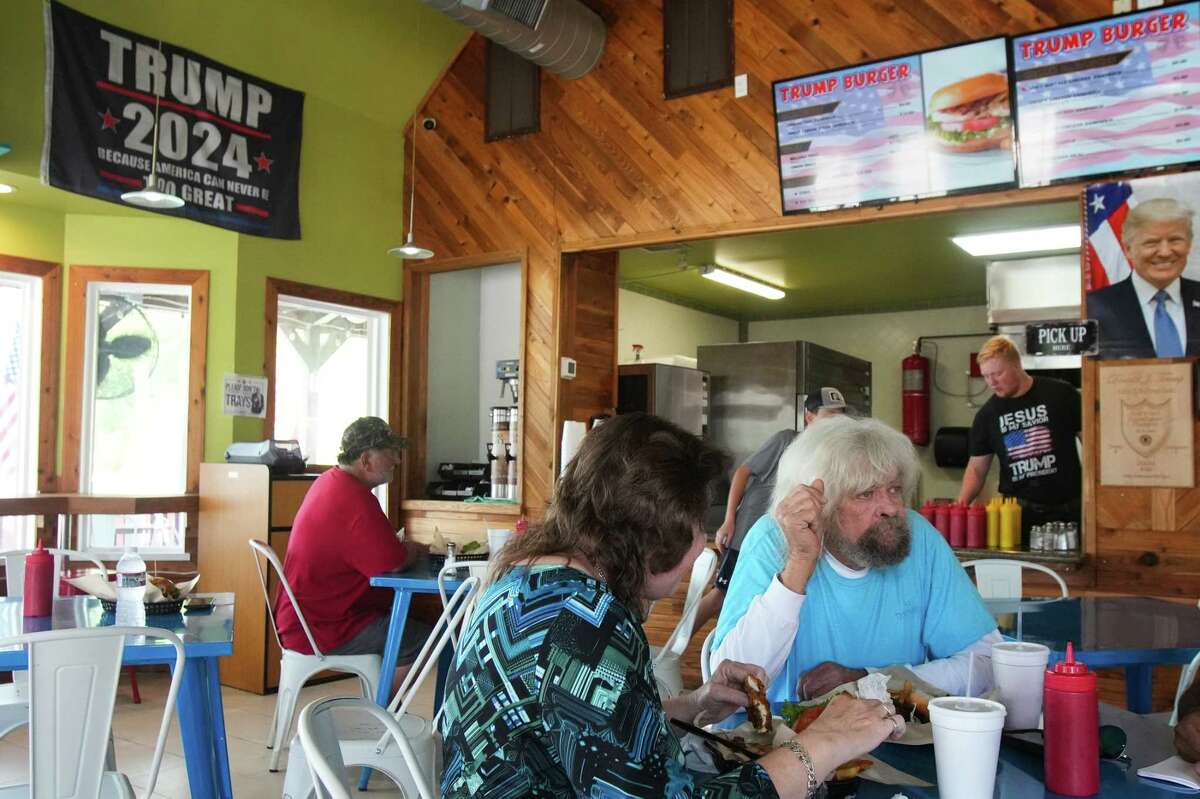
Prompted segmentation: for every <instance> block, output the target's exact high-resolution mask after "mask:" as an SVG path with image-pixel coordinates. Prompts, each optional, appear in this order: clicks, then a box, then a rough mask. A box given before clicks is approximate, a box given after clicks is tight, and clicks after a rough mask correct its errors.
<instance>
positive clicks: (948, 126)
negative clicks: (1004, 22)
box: [921, 39, 1016, 192]
mask: <svg viewBox="0 0 1200 799" xmlns="http://www.w3.org/2000/svg"><path fill="white" fill-rule="evenodd" d="M921 78H922V86H923V91H924V94H925V97H924V100H925V143H926V144H925V151H926V161H927V163H928V168H929V188H930V190H931V191H933V192H949V191H956V190H961V189H969V188H982V187H986V186H1001V185H1006V184H1007V185H1012V183H1013V181H1014V179H1015V176H1016V160H1015V155H1014V153H1013V117H1012V103H1011V99H1010V97H1009V81H1008V54H1007V48H1006V45H1005V42H1004V40H1003V39H991V40H987V41H983V42H973V43H971V44H967V45H963V46H961V47H952V48H948V49H946V50H935V51H933V52H929V53H924V54H923V55H922V56H921Z"/></svg>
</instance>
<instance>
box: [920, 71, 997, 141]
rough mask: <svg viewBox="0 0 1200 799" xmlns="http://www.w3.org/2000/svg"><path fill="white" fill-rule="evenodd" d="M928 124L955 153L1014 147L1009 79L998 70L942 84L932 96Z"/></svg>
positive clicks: (930, 129) (938, 138)
mask: <svg viewBox="0 0 1200 799" xmlns="http://www.w3.org/2000/svg"><path fill="white" fill-rule="evenodd" d="M926 127H927V128H928V129H929V132H930V133H931V134H932V135H933V136H934V138H935V139H936V140H937V142H938V144H939V145H940V146H941V147H942V148H943V149H944V150H947V151H949V152H952V153H973V152H975V151H977V150H989V149H992V148H998V149H1008V148H1011V147H1012V117H1011V115H1010V112H1009V108H1008V79H1007V78H1006V77H1005V76H1004V75H1002V74H1000V73H998V72H985V73H983V74H982V75H976V76H975V77H973V78H967V79H966V80H960V81H958V82H957V83H951V84H950V85H948V86H943V87H942V88H940V89H938V90H937V91H936V92H934V93H933V96H932V97H930V98H929V118H928V120H926Z"/></svg>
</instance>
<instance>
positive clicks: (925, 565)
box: [711, 417, 1001, 701]
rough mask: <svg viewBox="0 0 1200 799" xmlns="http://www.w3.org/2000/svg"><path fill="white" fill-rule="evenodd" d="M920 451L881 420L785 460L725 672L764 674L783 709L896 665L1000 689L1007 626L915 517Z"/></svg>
mask: <svg viewBox="0 0 1200 799" xmlns="http://www.w3.org/2000/svg"><path fill="white" fill-rule="evenodd" d="M917 475H918V466H917V459H916V455H915V453H914V451H913V448H912V444H911V443H910V442H909V441H908V439H907V438H905V437H904V436H903V435H901V434H900V433H898V432H896V431H895V430H893V429H892V428H890V427H888V426H887V425H885V424H883V423H882V422H879V421H876V420H874V419H863V420H856V419H850V418H844V417H843V418H834V419H829V420H826V421H825V422H823V423H821V424H819V425H815V426H813V427H812V428H810V429H809V430H807V431H805V432H804V433H803V434H802V435H801V436H799V437H798V438H797V439H796V441H795V442H794V443H793V444H792V446H790V447H789V448H788V450H787V452H785V453H784V455H783V459H782V461H781V462H780V465H779V473H778V476H777V478H776V484H775V493H774V495H773V498H772V503H771V508H772V510H771V512H770V513H768V514H766V515H765V516H763V517H762V518H761V519H759V521H758V522H757V523H756V524H755V525H754V527H753V528H752V529H751V530H750V532H749V533H748V534H747V536H746V540H745V541H744V542H743V543H742V551H741V555H740V557H739V558H738V568H737V571H735V572H734V574H733V580H732V582H731V583H730V585H729V590H728V592H727V595H726V598H725V605H724V608H723V609H722V612H721V616H720V618H719V620H718V621H717V630H716V635H715V637H714V647H713V651H712V655H711V657H712V662H713V663H720V662H721V661H722V660H726V659H733V660H738V661H741V662H745V663H753V664H756V665H759V666H762V668H763V669H764V670H765V671H766V672H767V676H768V677H770V678H771V687H770V689H769V691H768V694H769V696H770V698H771V699H772V700H775V701H778V700H786V699H791V700H795V699H797V698H799V699H806V698H812V697H816V696H820V695H821V694H823V693H825V692H826V691H828V690H829V689H831V688H834V687H836V686H838V685H841V684H842V683H845V682H849V681H851V680H856V679H859V678H861V677H863V676H865V675H866V674H867V672H868V671H870V670H872V669H877V668H883V667H886V666H891V665H904V666H907V667H909V668H910V669H912V671H913V672H914V673H915V674H917V676H919V677H920V678H921V679H923V680H924V681H925V682H927V683H929V684H931V685H934V686H936V687H938V688H941V689H942V690H944V691H946V692H947V693H953V694H961V693H963V692H965V691H966V688H967V674H968V669H969V667H970V664H969V659H970V658H971V657H973V656H974V657H979V656H983V657H986V658H988V660H985V661H983V662H982V663H980V664H978V665H977V666H976V668H975V678H974V683H973V686H972V691H973V692H974V693H977V694H978V693H982V692H983V691H986V690H987V689H988V688H989V687H990V684H991V669H990V668H989V667H988V666H990V657H991V645H992V644H993V643H994V642H996V641H999V640H1001V638H1000V633H999V632H998V631H997V630H996V621H995V619H994V618H992V615H991V614H990V613H989V612H988V610H987V608H986V607H985V606H984V604H983V601H982V600H981V599H980V597H979V592H978V591H977V590H976V589H975V586H974V585H973V584H972V583H971V581H970V579H969V578H968V577H967V575H966V572H964V571H963V569H962V567H961V566H960V565H959V563H958V561H957V559H955V557H954V553H953V552H952V551H951V550H950V547H949V546H947V544H946V542H945V540H944V539H943V538H942V537H941V535H939V534H938V532H937V531H936V530H934V529H933V527H932V526H930V525H929V523H928V522H927V521H925V519H924V518H922V517H921V515H920V514H918V513H915V512H913V511H912V510H910V509H909V508H908V506H907V503H908V499H909V497H910V496H911V495H912V492H913V489H914V488H915V486H916V480H917Z"/></svg>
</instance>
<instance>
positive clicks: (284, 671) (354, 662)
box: [249, 538, 383, 771]
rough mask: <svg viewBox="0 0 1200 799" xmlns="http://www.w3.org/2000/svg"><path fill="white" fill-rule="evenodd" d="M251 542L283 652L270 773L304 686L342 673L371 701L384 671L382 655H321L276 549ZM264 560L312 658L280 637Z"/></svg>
mask: <svg viewBox="0 0 1200 799" xmlns="http://www.w3.org/2000/svg"><path fill="white" fill-rule="evenodd" d="M249 543H250V552H251V555H253V557H254V568H255V571H257V572H258V581H259V584H260V585H262V591H263V599H264V600H265V601H266V603H267V615H268V616H270V617H271V629H272V630H273V631H274V632H275V640H276V641H278V642H279V650H280V651H281V652H282V653H283V657H282V658H281V659H280V666H279V692H278V694H277V695H276V698H275V715H274V716H273V717H272V719H271V736H270V743H268V744H267V748H268V749H272V750H274V751H273V752H272V754H271V763H270V766H269V768H270V770H271V771H279V756H280V754H281V753H282V751H283V742H284V741H285V740H287V736H288V733H289V732H290V731H291V728H292V719H293V718H294V717H295V715H296V700H297V699H298V698H299V696H300V689H301V688H303V687H304V684H305V683H307V682H308V681H309V680H310V679H312V677H313V676H314V675H316V674H317V673H318V672H322V671H340V672H344V673H346V674H353V675H354V676H356V677H358V679H359V682H360V683H361V684H362V689H363V696H365V697H368V698H370V697H373V696H375V691H376V688H377V686H378V685H379V671H380V669H382V668H383V658H382V657H380V656H379V655H327V654H325V653H323V652H321V649H320V647H318V646H317V642H316V640H315V639H314V638H313V635H312V632H311V631H310V630H309V629H308V622H307V621H305V619H304V612H303V611H302V610H301V609H300V603H299V602H297V601H296V595H295V593H293V592H292V587H291V586H290V585H289V584H288V581H287V578H286V577H284V576H283V564H282V563H280V562H279V558H278V557H277V556H276V555H275V550H273V549H271V547H269V546H268V545H267V544H266V543H265V542H263V541H258V540H256V539H253V538H252V539H250V542H249ZM264 560H265V561H266V562H267V564H268V565H269V567H270V568H272V569H274V570H275V576H276V577H277V578H278V579H279V585H280V586H282V588H283V590H284V591H286V592H287V596H288V599H289V600H291V603H292V608H293V609H294V610H295V611H296V618H297V619H299V620H300V627H301V628H302V629H303V630H304V635H305V637H307V638H308V645H309V646H310V647H312V651H313V653H312V654H311V655H307V654H304V653H303V652H297V651H295V650H292V649H288V648H287V647H285V646H284V645H283V640H282V639H280V637H279V625H278V623H277V622H276V621H275V608H274V606H273V605H272V603H271V591H270V589H269V588H268V587H267V573H266V570H265V569H264V567H263V561H264Z"/></svg>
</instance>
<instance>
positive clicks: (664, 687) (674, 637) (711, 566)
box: [650, 549, 717, 696]
mask: <svg viewBox="0 0 1200 799" xmlns="http://www.w3.org/2000/svg"><path fill="white" fill-rule="evenodd" d="M716 567H717V553H716V552H714V551H712V550H711V549H704V550H701V552H700V554H699V556H697V558H696V561H695V563H693V564H692V576H691V578H690V579H689V580H688V590H687V596H686V598H685V599H684V601H683V614H682V615H681V616H680V618H679V623H678V624H676V625H675V629H674V630H672V631H671V635H670V637H669V638H667V642H666V643H665V644H663V645H662V647H655V646H652V647H650V657H651V659H652V664H653V668H654V677H655V679H656V680H657V681H658V686H659V693H660V694H662V695H663V696H678V695H679V694H681V693H683V675H682V674H681V673H680V671H679V661H680V659H681V658H682V657H683V653H684V651H685V650H686V649H687V645H688V642H689V641H691V640H692V629H693V628H694V627H695V625H696V611H697V610H699V608H700V598H701V597H702V596H703V595H704V587H705V586H706V585H708V581H709V580H710V579H711V578H712V573H713V571H714V570H715V569H716Z"/></svg>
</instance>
